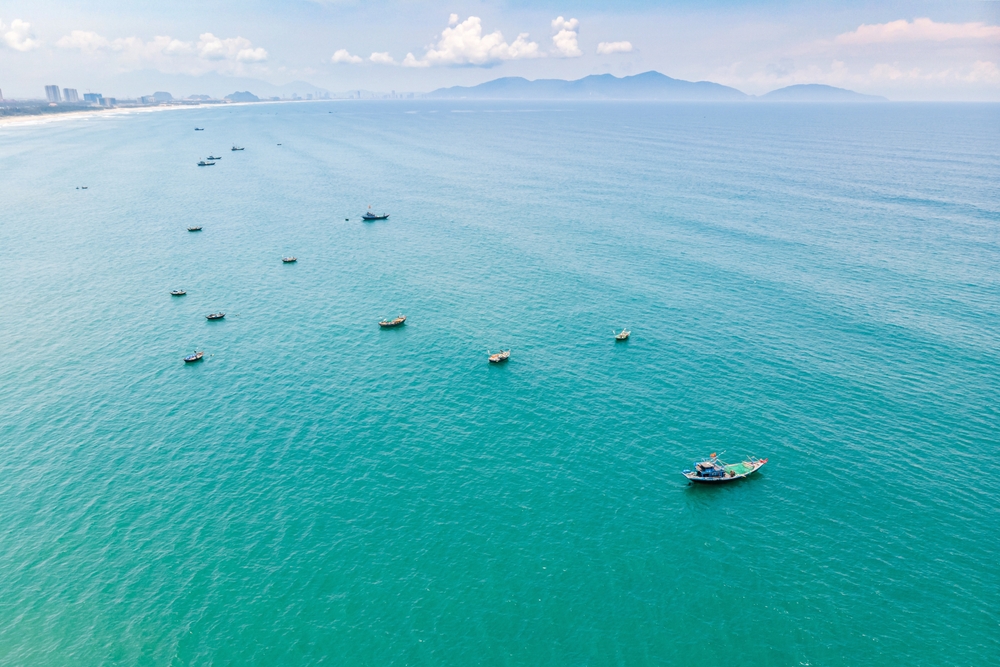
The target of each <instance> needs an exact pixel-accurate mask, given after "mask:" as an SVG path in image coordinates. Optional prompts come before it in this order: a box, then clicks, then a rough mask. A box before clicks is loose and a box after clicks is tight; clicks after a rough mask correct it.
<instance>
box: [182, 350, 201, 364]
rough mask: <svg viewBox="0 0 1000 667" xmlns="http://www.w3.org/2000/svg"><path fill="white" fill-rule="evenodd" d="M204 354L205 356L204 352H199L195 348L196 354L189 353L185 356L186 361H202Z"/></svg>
mask: <svg viewBox="0 0 1000 667" xmlns="http://www.w3.org/2000/svg"><path fill="white" fill-rule="evenodd" d="M204 356H205V353H204V352H198V351H197V350H195V353H194V354H189V355H188V356H186V357H184V363H185V364H190V363H194V362H195V361H201V359H202V357H204Z"/></svg>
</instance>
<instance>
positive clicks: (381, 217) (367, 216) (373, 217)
mask: <svg viewBox="0 0 1000 667" xmlns="http://www.w3.org/2000/svg"><path fill="white" fill-rule="evenodd" d="M388 218H389V214H388V213H383V214H381V215H379V214H378V213H372V207H371V206H369V207H368V210H367V211H365V214H364V215H362V216H361V219H362V220H387V219H388Z"/></svg>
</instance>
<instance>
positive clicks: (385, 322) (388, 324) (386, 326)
mask: <svg viewBox="0 0 1000 667" xmlns="http://www.w3.org/2000/svg"><path fill="white" fill-rule="evenodd" d="M405 321H406V315H400V316H399V317H397V318H396V319H394V320H382V321H381V322H379V323H378V325H379V326H380V327H382V328H383V329H390V328H392V327H398V326H399V325H400V324H402V323H403V322H405Z"/></svg>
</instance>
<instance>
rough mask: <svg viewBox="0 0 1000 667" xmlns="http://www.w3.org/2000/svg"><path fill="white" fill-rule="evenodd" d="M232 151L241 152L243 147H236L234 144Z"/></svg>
mask: <svg viewBox="0 0 1000 667" xmlns="http://www.w3.org/2000/svg"><path fill="white" fill-rule="evenodd" d="M232 150H234V151H241V150H243V147H242V146H237V145H236V144H233V148H232Z"/></svg>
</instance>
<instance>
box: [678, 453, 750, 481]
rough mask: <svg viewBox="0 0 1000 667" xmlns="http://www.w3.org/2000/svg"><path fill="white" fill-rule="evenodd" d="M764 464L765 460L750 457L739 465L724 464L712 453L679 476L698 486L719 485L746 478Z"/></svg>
mask: <svg viewBox="0 0 1000 667" xmlns="http://www.w3.org/2000/svg"><path fill="white" fill-rule="evenodd" d="M765 463H767V459H756V458H754V457H752V456H748V457H747V458H746V459H745V460H743V461H740V462H739V463H726V462H724V461H722V460H721V459H720V458H719V457H718V456H717V455H716V454H715V453H714V452H713V453H712V455H711V456H709V457H708V459H707V460H705V461H700V462H698V463H695V464H694V470H684V471H682V472H681V474H682V475H684V476H685V477H687V478H688V479H689V480H691V481H692V482H697V483H699V484H721V483H724V482H735V481H736V480H738V479H743V478H744V477H748V476H750V475H752V474H753V473H755V472H757V471H758V470H760V469H761V467H762V466H763V465H764V464H765Z"/></svg>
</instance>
